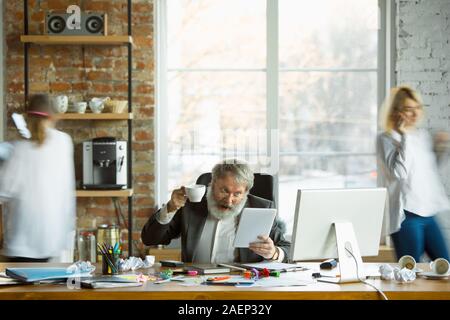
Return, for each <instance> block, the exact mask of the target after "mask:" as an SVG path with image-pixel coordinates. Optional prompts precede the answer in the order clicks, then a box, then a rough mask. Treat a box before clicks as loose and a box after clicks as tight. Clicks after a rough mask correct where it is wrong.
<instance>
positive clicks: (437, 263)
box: [430, 258, 450, 275]
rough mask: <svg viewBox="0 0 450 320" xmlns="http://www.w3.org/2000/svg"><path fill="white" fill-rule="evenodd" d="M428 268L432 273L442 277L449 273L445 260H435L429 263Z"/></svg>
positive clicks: (449, 265) (447, 263)
mask: <svg viewBox="0 0 450 320" xmlns="http://www.w3.org/2000/svg"><path fill="white" fill-rule="evenodd" d="M430 268H431V270H433V272H434V273H436V274H439V275H444V274H448V273H449V270H450V263H449V262H448V261H447V259H444V258H437V259H436V260H434V261H432V262H430Z"/></svg>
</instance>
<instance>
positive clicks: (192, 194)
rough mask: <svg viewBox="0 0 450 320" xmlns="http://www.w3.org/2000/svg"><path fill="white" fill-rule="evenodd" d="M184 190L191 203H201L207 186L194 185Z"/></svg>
mask: <svg viewBox="0 0 450 320" xmlns="http://www.w3.org/2000/svg"><path fill="white" fill-rule="evenodd" d="M184 189H185V191H186V195H187V197H188V199H189V201H190V202H200V201H202V198H203V195H204V194H205V191H206V186H204V185H203V184H194V185H190V186H187V187H184Z"/></svg>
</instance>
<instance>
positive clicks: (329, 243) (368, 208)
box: [290, 188, 386, 282]
mask: <svg viewBox="0 0 450 320" xmlns="http://www.w3.org/2000/svg"><path fill="white" fill-rule="evenodd" d="M385 203H386V189H385V188H365V189H322V190H298V192H297V204H296V208H295V219H294V229H293V232H292V244H291V252H290V259H291V260H292V261H305V260H316V259H328V258H339V268H340V279H338V280H339V281H333V282H354V281H359V280H360V279H361V278H365V275H364V268H363V265H362V259H361V256H376V255H378V249H379V245H380V239H381V227H382V222H383V214H384V209H385Z"/></svg>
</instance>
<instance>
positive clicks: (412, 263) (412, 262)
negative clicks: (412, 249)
mask: <svg viewBox="0 0 450 320" xmlns="http://www.w3.org/2000/svg"><path fill="white" fill-rule="evenodd" d="M398 266H399V267H400V269H403V268H406V269H409V270H415V269H416V259H414V257H413V256H408V255H406V256H403V257H401V258H400V259H399V260H398Z"/></svg>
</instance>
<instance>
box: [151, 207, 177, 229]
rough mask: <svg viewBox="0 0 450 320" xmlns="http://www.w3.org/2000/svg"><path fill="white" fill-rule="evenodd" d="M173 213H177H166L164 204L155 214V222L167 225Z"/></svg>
mask: <svg viewBox="0 0 450 320" xmlns="http://www.w3.org/2000/svg"><path fill="white" fill-rule="evenodd" d="M175 213H177V212H176V211H172V212H167V204H165V205H164V206H163V207H162V208H161V210H159V212H158V213H157V214H156V221H158V222H159V223H160V224H168V223H169V222H170V221H172V219H173V217H174V216H175Z"/></svg>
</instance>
